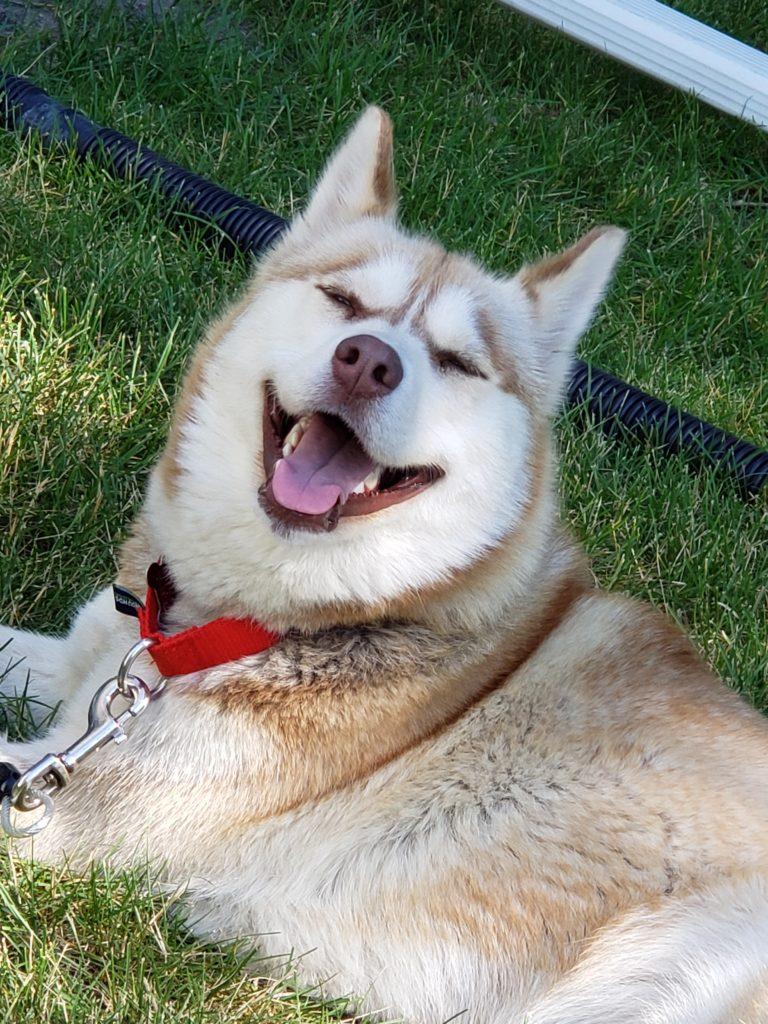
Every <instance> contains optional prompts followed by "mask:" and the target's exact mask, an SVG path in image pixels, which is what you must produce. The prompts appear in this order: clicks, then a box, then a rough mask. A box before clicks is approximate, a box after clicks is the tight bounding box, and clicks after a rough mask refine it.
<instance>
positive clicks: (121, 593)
mask: <svg viewBox="0 0 768 1024" xmlns="http://www.w3.org/2000/svg"><path fill="white" fill-rule="evenodd" d="M113 590H114V595H115V607H116V608H117V610H118V611H119V612H122V613H123V614H126V615H133V616H134V617H135V618H137V619H138V620H139V632H140V634H141V637H142V639H144V640H151V641H152V646H151V647H150V648H149V654H150V656H151V657H152V659H153V661H154V662H155V664H156V665H157V667H158V669H159V670H160V672H161V673H162V674H163V675H164V676H169V677H170V676H183V675H189V674H190V673H192V672H203V671H205V670H206V669H209V668H215V667H216V666H217V665H224V664H226V663H227V662H230V661H237V660H238V659H239V658H246V657H248V656H249V655H251V654H260V653H261V652H262V651H266V650H267V649H268V648H270V647H274V646H275V644H276V643H278V642H279V640H280V635H279V634H278V633H273V632H271V631H270V630H268V629H266V628H265V627H264V626H262V625H261V624H260V623H259V622H256V621H254V620H253V619H231V618H220V619H214V620H213V621H212V622H206V623H205V624H204V625H202V626H192V627H191V628H190V629H185V630H182V632H180V633H174V634H168V633H165V632H163V628H162V620H163V615H164V614H165V613H167V612H168V611H169V610H170V608H171V606H172V605H173V602H174V601H175V600H176V596H177V595H176V587H175V586H174V583H173V578H172V577H171V574H170V572H169V570H168V566H167V565H166V564H165V563H164V562H163V561H162V560H161V561H158V562H153V563H152V565H151V566H150V567H149V570H148V572H147V596H146V600H145V601H141V599H140V598H138V597H136V595H135V594H133V593H131V591H129V590H126V589H125V588H124V587H120V586H115V587H114V588H113Z"/></svg>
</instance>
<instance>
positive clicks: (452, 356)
mask: <svg viewBox="0 0 768 1024" xmlns="http://www.w3.org/2000/svg"><path fill="white" fill-rule="evenodd" d="M432 359H433V361H434V363H435V365H436V366H437V368H438V369H439V370H442V371H443V373H461V374H464V376H465V377H480V378H482V379H483V380H488V377H487V376H486V375H485V374H484V373H483V371H482V370H481V369H480V367H479V366H475V364H474V363H473V362H472V361H471V360H469V359H467V358H466V356H460V355H458V354H457V353H456V352H449V351H448V350H447V349H435V350H434V351H433V352H432Z"/></svg>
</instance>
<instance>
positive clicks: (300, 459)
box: [272, 412, 374, 516]
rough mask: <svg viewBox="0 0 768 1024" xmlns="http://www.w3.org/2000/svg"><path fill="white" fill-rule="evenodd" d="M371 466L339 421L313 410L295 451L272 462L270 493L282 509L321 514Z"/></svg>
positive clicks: (356, 442) (343, 500)
mask: <svg viewBox="0 0 768 1024" xmlns="http://www.w3.org/2000/svg"><path fill="white" fill-rule="evenodd" d="M373 467H374V462H373V460H372V459H371V458H369V456H368V455H366V454H365V452H364V451H363V449H362V448H361V447H360V445H359V443H358V441H357V438H356V437H355V436H354V434H353V433H352V431H351V430H349V429H348V428H347V427H345V426H344V424H343V423H342V422H341V420H337V419H336V418H335V417H333V416H326V415H325V413H321V412H316V413H315V415H314V416H313V417H312V419H311V420H310V421H309V424H308V425H307V429H306V430H305V431H304V435H303V437H302V439H301V440H300V441H299V444H298V447H297V448H296V450H295V451H294V452H292V453H291V454H290V455H289V456H288V457H287V458H283V459H280V461H279V462H278V463H277V464H276V466H275V472H274V476H273V477H272V494H273V495H274V497H275V500H276V501H277V502H279V504H281V505H282V506H283V507H284V508H290V509H293V510H294V512H304V513H306V514H307V515H310V516H315V515H321V514H322V513H324V512H328V511H329V510H330V509H332V508H333V506H334V505H335V504H336V502H337V501H341V503H342V504H343V503H344V502H345V501H346V500H347V498H348V497H349V495H350V493H351V492H352V491H353V490H354V489H355V487H356V486H357V485H358V484H359V483H361V481H363V480H365V478H366V477H367V476H368V474H369V473H370V472H371V470H372V469H373Z"/></svg>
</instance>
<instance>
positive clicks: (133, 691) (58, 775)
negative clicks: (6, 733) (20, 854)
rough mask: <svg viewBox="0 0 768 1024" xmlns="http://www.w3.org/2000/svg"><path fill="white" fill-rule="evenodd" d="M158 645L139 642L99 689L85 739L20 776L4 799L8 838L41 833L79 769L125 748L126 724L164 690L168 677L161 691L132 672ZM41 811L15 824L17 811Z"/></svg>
mask: <svg viewBox="0 0 768 1024" xmlns="http://www.w3.org/2000/svg"><path fill="white" fill-rule="evenodd" d="M153 643H154V641H153V640H150V639H143V640H139V641H138V642H137V643H135V644H134V645H133V647H131V649H130V650H129V651H128V653H127V654H126V655H125V657H124V658H123V660H122V662H121V663H120V668H119V669H118V670H117V675H116V676H113V677H112V678H111V679H108V680H107V681H106V683H104V684H103V685H102V686H100V687H99V689H98V690H97V691H96V693H95V694H94V695H93V699H92V700H91V705H90V708H89V709H88V729H87V731H86V732H85V733H84V734H83V735H82V736H81V737H80V739H78V740H76V741H75V742H74V743H73V744H72V745H71V746H70V747H67V749H66V750H64V751H63V752H62V753H60V754H46V755H45V757H43V758H42V759H41V760H40V761H38V762H37V763H36V764H33V765H32V767H31V768H28V769H27V770H26V771H25V772H24V773H23V774H21V775H20V776H19V778H18V779H17V780H16V782H15V783H14V785H13V788H12V789H11V791H10V793H7V794H6V795H5V796H4V797H3V799H2V803H1V804H0V825H2V827H3V830H4V831H5V832H6V834H7V835H9V836H11V837H13V838H15V839H26V838H28V837H29V836H34V835H37V833H38V832H42V830H43V829H44V828H45V827H46V825H47V824H48V822H49V821H50V820H51V818H52V816H53V811H54V805H53V797H54V796H55V795H56V793H58V791H59V790H60V789H63V788H64V787H65V786H66V785H68V784H69V781H70V777H71V776H72V775H73V773H74V772H75V769H76V768H77V767H78V765H80V764H81V763H82V762H83V761H85V760H86V758H88V757H90V756H91V754H93V753H95V751H97V750H100V749H101V748H102V747H104V746H106V744H108V743H122V742H123V741H124V740H126V739H127V738H128V737H127V735H126V732H125V728H124V726H125V724H126V723H127V722H128V721H130V719H132V718H138V716H139V715H140V714H142V712H144V711H146V709H147V708H148V707H149V704H150V702H151V701H152V700H154V699H155V698H156V697H158V696H159V695H160V693H161V692H162V690H163V688H164V687H165V683H166V680H165V678H164V677H161V679H160V681H159V683H158V685H157V686H155V687H154V688H150V687H149V686H147V684H146V683H145V682H144V680H143V679H141V678H140V677H139V676H137V675H133V674H132V673H131V668H132V667H133V663H134V662H135V661H136V659H137V658H138V657H139V655H141V654H143V653H144V652H145V651H147V650H149V648H150V647H151V646H152V644H153ZM118 700H122V701H127V702H128V706H127V707H125V708H124V709H123V710H121V711H113V705H114V704H115V703H116V702H117V701H118ZM41 807H42V809H43V812H42V814H41V815H40V816H39V817H38V818H36V819H35V821H33V822H31V823H30V824H28V825H16V824H14V822H13V820H12V817H11V812H12V811H15V812H17V813H21V814H27V813H29V812H31V811H35V810H39V808H41Z"/></svg>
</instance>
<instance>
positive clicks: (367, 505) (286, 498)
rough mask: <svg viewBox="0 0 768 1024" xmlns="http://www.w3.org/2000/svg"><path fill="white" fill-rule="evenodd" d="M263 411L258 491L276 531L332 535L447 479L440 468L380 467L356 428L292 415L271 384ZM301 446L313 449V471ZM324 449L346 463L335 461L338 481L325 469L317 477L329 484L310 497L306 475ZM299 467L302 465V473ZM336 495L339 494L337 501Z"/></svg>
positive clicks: (329, 418) (315, 415) (313, 414)
mask: <svg viewBox="0 0 768 1024" xmlns="http://www.w3.org/2000/svg"><path fill="white" fill-rule="evenodd" d="M263 410H264V411H263V416H262V434H263V452H262V459H263V466H264V473H265V477H266V479H265V482H264V483H263V484H262V486H261V488H260V489H259V504H260V505H261V507H262V509H263V510H264V512H265V513H266V514H267V516H268V517H269V520H270V522H271V524H272V526H273V528H274V529H275V530H276V531H277V532H280V533H286V534H287V533H292V532H294V531H305V532H311V533H321V532H322V533H328V532H330V531H332V530H335V529H336V528H337V527H338V525H339V523H341V522H343V521H344V520H345V519H347V518H351V517H360V516H368V515H373V514H374V513H376V512H381V511H383V510H384V509H387V508H390V507H392V506H393V505H398V504H400V503H401V502H404V501H411V500H412V499H413V498H415V497H416V496H417V495H419V494H421V493H422V492H423V491H425V490H426V489H427V488H428V487H431V486H432V485H433V484H434V483H435V482H436V481H437V480H439V479H440V478H441V477H442V476H444V473H443V470H442V469H440V468H439V467H437V466H416V467H391V466H380V465H376V464H375V462H374V460H373V459H371V457H370V456H369V455H368V454H367V452H366V451H365V449H364V447H363V445H362V443H361V442H360V440H359V438H358V437H357V435H356V434H355V432H354V430H353V429H352V428H351V427H350V426H349V424H348V423H346V422H345V420H343V419H342V418H341V417H340V416H339V415H337V414H335V413H330V412H325V411H321V410H316V411H310V412H308V413H306V414H305V415H303V416H300V417H296V416H291V415H289V414H288V413H287V412H286V410H285V409H284V408H283V407H282V405H281V404H280V401H279V399H278V397H277V393H276V390H275V388H274V386H273V385H272V384H270V383H267V384H266V385H265V388H264V403H263ZM302 444H303V445H304V446H305V449H307V450H310V453H311V455H310V460H309V466H310V468H308V465H307V463H308V460H307V457H306V452H305V449H302ZM324 447H327V448H328V449H329V450H330V449H331V448H332V449H334V451H336V450H341V451H342V453H343V456H342V458H341V459H339V458H337V457H336V456H334V458H335V460H336V462H339V461H341V462H342V463H343V465H342V467H341V469H339V470H338V475H339V480H338V481H336V480H334V477H333V472H331V473H328V471H327V467H325V466H322V467H320V468H319V472H317V473H315V474H314V476H313V478H312V479H313V480H314V479H316V478H317V476H318V475H320V476H322V475H323V474H325V476H326V477H327V481H326V483H324V484H322V485H319V488H320V491H321V493H320V494H319V495H313V494H311V493H310V494H309V495H308V494H307V493H306V492H307V490H309V489H310V487H311V486H313V484H312V483H310V486H309V487H307V488H305V489H304V490H302V487H301V483H302V480H301V474H302V473H303V474H304V475H306V476H307V477H308V476H309V474H310V471H311V456H312V455H314V456H315V457H316V458H317V459H318V460H322V458H323V453H324ZM312 449H314V451H312ZM294 453H295V454H294ZM280 463H283V465H282V467H281V466H280ZM294 463H299V466H300V473H298V474H297V473H296V471H295V470H294V468H293V464H294ZM366 471H367V472H366ZM276 476H277V477H278V479H277V480H276ZM357 476H360V479H359V480H357ZM286 478H287V480H288V483H286V482H285V480H286ZM315 489H316V490H317V489H318V487H316V488H315ZM336 491H338V495H336V496H335V500H333V499H334V495H335V492H336ZM323 499H324V500H323Z"/></svg>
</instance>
